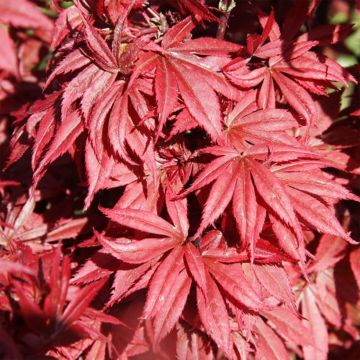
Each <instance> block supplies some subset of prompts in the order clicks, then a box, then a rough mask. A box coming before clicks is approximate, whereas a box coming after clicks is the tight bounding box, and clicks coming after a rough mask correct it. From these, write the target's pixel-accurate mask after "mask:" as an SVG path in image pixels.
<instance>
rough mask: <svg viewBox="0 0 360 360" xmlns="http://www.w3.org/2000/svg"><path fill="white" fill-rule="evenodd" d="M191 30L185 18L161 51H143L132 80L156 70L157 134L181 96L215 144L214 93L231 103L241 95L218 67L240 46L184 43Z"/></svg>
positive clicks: (218, 120) (218, 133) (218, 132)
mask: <svg viewBox="0 0 360 360" xmlns="http://www.w3.org/2000/svg"><path fill="white" fill-rule="evenodd" d="M194 27H195V24H194V23H193V21H192V20H191V18H186V19H185V20H183V21H182V22H180V23H178V24H176V25H175V26H173V27H172V28H170V29H169V30H168V31H167V32H166V33H165V35H164V37H163V38H162V42H161V45H162V46H161V47H160V46H158V45H156V44H154V43H150V44H149V45H148V46H147V48H145V49H147V50H149V52H147V53H145V54H144V55H143V56H140V58H139V65H138V66H137V71H136V72H135V73H134V74H133V78H136V77H137V76H139V74H140V73H143V72H147V71H149V70H150V69H153V68H154V67H156V72H155V79H154V85H155V96H156V101H157V104H158V113H159V129H158V131H161V129H162V127H163V125H164V123H165V121H166V120H167V118H168V116H169V115H170V114H171V113H172V112H173V111H174V109H175V105H176V103H177V97H178V95H180V96H181V98H182V100H183V102H184V104H185V106H186V108H187V109H188V110H189V112H190V114H191V115H192V116H193V118H194V119H195V120H196V121H197V123H198V124H199V126H201V127H203V128H204V129H205V130H206V132H207V133H208V134H209V135H210V136H211V138H212V139H213V140H214V141H217V140H218V139H221V138H222V113H221V109H220V101H219V97H218V95H217V93H220V94H222V95H224V96H225V97H227V98H230V99H233V100H236V99H238V98H239V95H240V93H239V92H238V91H237V90H236V89H235V88H234V87H233V86H232V85H231V84H229V83H228V81H227V80H226V79H225V77H224V75H223V74H222V73H221V66H223V65H224V64H225V62H228V54H229V53H233V52H237V51H239V49H240V48H241V46H239V45H237V44H234V43H229V42H226V41H222V40H218V39H213V38H199V39H192V40H187V41H186V38H187V37H189V36H190V34H191V31H192V30H193V29H194Z"/></svg>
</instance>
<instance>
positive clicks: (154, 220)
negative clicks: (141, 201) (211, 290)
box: [98, 197, 193, 343]
mask: <svg viewBox="0 0 360 360" xmlns="http://www.w3.org/2000/svg"><path fill="white" fill-rule="evenodd" d="M186 204H187V202H186V200H181V201H177V202H172V201H170V200H169V197H168V201H167V210H168V213H169V216H170V218H171V220H172V221H173V224H174V225H172V224H171V223H169V222H167V221H166V220H164V219H162V218H161V217H159V216H157V215H155V214H153V213H151V212H148V211H143V210H134V209H130V208H128V209H119V208H116V209H104V208H102V209H101V210H102V211H103V213H104V214H105V215H107V216H108V217H109V218H110V219H111V220H112V221H115V222H117V223H119V224H121V225H124V226H127V227H130V228H133V229H136V230H139V231H141V232H144V233H150V234H155V235H157V237H147V238H143V239H142V240H129V239H125V238H122V239H117V240H111V239H108V238H106V237H105V236H103V235H100V236H99V237H98V238H99V241H100V243H101V244H102V245H103V247H104V249H105V250H106V252H108V253H110V254H111V255H112V256H114V257H116V258H118V259H120V260H122V261H124V262H125V263H129V264H144V263H148V262H150V261H152V260H157V262H158V264H157V265H156V267H155V268H156V270H155V273H154V274H153V276H152V278H151V280H150V283H149V290H148V295H147V300H146V304H145V308H144V311H143V317H145V318H154V331H155V333H154V337H155V338H154V341H155V343H159V342H160V341H161V340H162V339H163V338H164V337H165V335H167V334H168V333H169V331H170V330H171V329H172V328H173V327H174V326H175V323H176V322H177V320H178V319H179V317H180V315H181V313H182V311H183V308H184V306H185V303H186V300H187V297H188V294H189V291H190V286H191V283H192V280H191V277H190V276H189V274H188V273H187V270H186V268H185V263H184V256H186V255H185V254H186V253H188V252H189V251H190V250H187V249H188V248H189V247H190V248H191V247H193V245H191V243H189V245H186V246H185V241H186V240H187V236H188V229H189V223H188V219H187V208H186V206H187V205H186ZM163 255H166V256H165V257H163Z"/></svg>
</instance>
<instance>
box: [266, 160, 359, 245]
mask: <svg viewBox="0 0 360 360" xmlns="http://www.w3.org/2000/svg"><path fill="white" fill-rule="evenodd" d="M275 169H276V170H275ZM273 170H274V171H273V173H274V174H275V175H276V177H277V178H278V179H279V180H281V182H282V183H283V184H284V185H285V188H286V192H287V194H288V196H289V197H290V199H291V202H292V204H293V207H294V209H295V211H296V213H297V214H298V216H299V217H300V218H301V219H302V220H303V222H305V223H306V224H307V225H309V226H310V227H312V228H313V229H315V230H316V231H319V232H321V233H325V234H330V235H334V236H339V237H341V238H343V239H345V240H347V241H348V242H350V243H354V240H352V239H351V237H350V236H349V235H348V234H347V233H346V232H345V231H344V229H343V227H342V225H341V224H340V222H339V221H338V220H337V218H336V216H335V213H334V210H333V209H332V206H333V204H334V203H335V202H337V201H339V200H342V199H352V200H355V201H359V198H358V197H357V196H356V195H354V194H351V192H350V191H348V190H347V189H346V188H344V187H343V186H341V185H340V184H337V183H336V182H335V181H333V180H332V179H331V178H329V176H326V175H325V173H324V172H322V171H321V170H319V169H318V167H315V166H314V164H312V163H311V162H309V163H306V162H303V163H301V162H299V164H288V165H283V166H279V167H278V168H276V167H275V168H273Z"/></svg>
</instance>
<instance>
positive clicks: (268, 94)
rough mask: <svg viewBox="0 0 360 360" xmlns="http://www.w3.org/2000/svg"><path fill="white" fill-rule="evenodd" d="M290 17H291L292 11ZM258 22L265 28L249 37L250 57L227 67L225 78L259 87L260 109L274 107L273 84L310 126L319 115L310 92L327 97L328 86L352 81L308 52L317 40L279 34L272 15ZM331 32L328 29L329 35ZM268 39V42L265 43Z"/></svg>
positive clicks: (331, 64)
mask: <svg viewBox="0 0 360 360" xmlns="http://www.w3.org/2000/svg"><path fill="white" fill-rule="evenodd" d="M289 16H292V13H291V12H289ZM260 22H261V24H262V25H263V28H264V30H263V33H262V35H261V36H260V37H258V36H253V37H252V36H249V38H248V44H247V51H248V54H249V55H248V56H246V55H245V56H244V57H241V58H238V59H235V60H233V61H232V62H231V63H229V64H228V65H226V66H225V68H224V72H225V74H226V76H227V77H228V78H229V79H230V80H231V81H232V82H233V83H234V84H236V85H238V86H240V87H242V88H252V87H255V86H257V85H259V84H261V86H260V89H259V94H258V104H259V106H260V107H261V108H275V104H276V96H275V95H276V91H275V89H276V88H275V84H276V86H277V88H278V89H279V91H280V92H281V94H282V95H283V97H284V98H285V100H286V101H287V102H288V104H289V105H290V106H291V107H292V108H294V109H295V110H296V111H297V112H298V113H299V114H300V115H301V116H302V117H303V118H304V119H305V121H306V124H313V123H314V122H315V121H316V120H317V117H318V114H317V109H316V106H315V103H314V100H313V99H312V97H311V95H310V93H314V94H317V95H319V94H320V95H327V93H326V91H325V87H331V86H332V82H335V81H336V82H340V83H342V84H345V85H346V84H347V81H348V80H351V81H355V79H354V78H353V77H352V76H351V75H349V74H347V73H346V72H344V69H342V68H341V66H340V65H338V64H337V63H335V62H334V61H332V60H330V59H329V58H326V57H324V56H321V55H318V54H316V53H314V52H310V51H309V50H310V49H311V48H313V47H314V46H316V45H318V44H319V42H318V41H316V40H314V41H310V40H307V37H306V35H305V36H304V35H303V36H300V37H299V38H297V39H295V40H292V38H291V36H293V35H294V34H293V33H291V34H292V35H289V34H290V32H289V31H287V32H286V35H285V32H284V33H283V34H281V32H280V29H279V26H278V25H277V23H276V22H275V19H274V13H271V14H270V16H268V17H266V16H263V17H261V18H260ZM287 22H288V20H285V23H287ZM286 30H289V29H286ZM333 30H334V29H333V28H331V29H329V32H331V31H333ZM323 35H324V34H323ZM268 37H269V38H270V41H269V42H268V43H266V44H264V43H265V41H266V39H267V38H268ZM255 59H259V60H258V61H256V60H255ZM254 60H255V61H254Z"/></svg>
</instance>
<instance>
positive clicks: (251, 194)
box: [181, 145, 316, 256]
mask: <svg viewBox="0 0 360 360" xmlns="http://www.w3.org/2000/svg"><path fill="white" fill-rule="evenodd" d="M202 151H203V152H205V153H210V154H213V155H216V156H217V158H216V159H215V160H213V161H212V162H210V163H209V164H208V165H207V166H205V168H204V169H203V170H202V171H201V172H200V173H199V174H198V176H197V177H196V179H195V181H194V182H193V183H192V185H191V186H190V188H189V189H187V190H186V191H185V192H183V193H182V195H181V196H185V195H187V194H188V193H190V192H192V191H195V190H198V189H201V188H203V187H204V186H206V185H208V184H210V183H212V182H214V184H213V185H212V188H211V191H210V193H209V196H208V199H207V201H206V203H205V206H204V208H203V213H202V220H201V223H200V225H199V228H198V230H197V232H196V234H195V235H194V237H195V238H196V237H197V236H199V235H200V234H201V233H202V231H203V230H204V229H205V228H206V227H207V226H208V225H209V224H212V223H213V222H214V221H215V220H216V219H217V218H218V217H219V216H220V215H221V214H222V213H223V212H224V210H225V209H226V207H227V206H228V204H229V203H230V202H231V201H232V210H233V214H234V217H235V220H236V224H237V228H238V231H239V234H240V237H241V240H242V241H243V243H244V246H245V247H247V248H249V250H250V252H251V254H253V253H254V247H255V242H256V240H257V238H258V236H259V234H260V232H261V230H262V226H263V224H264V221H265V214H266V211H265V210H267V211H269V212H270V213H272V214H274V215H276V216H277V217H278V218H279V219H280V220H281V221H282V222H284V223H285V224H287V225H288V226H289V227H290V228H291V229H292V231H293V232H294V234H295V235H296V237H297V238H298V240H299V241H301V239H302V230H301V227H300V223H299V221H298V219H297V217H296V215H295V212H294V209H293V206H292V203H291V200H290V198H289V196H288V195H287V194H286V191H285V188H284V186H283V185H282V184H281V182H280V181H279V180H278V179H277V178H276V177H275V176H274V175H273V174H272V173H271V171H270V170H269V169H268V168H267V167H266V166H265V165H264V164H262V163H261V162H260V161H258V160H260V159H262V160H265V159H266V157H267V155H268V154H271V155H270V158H271V160H272V161H275V162H276V161H291V160H295V159H297V158H301V157H304V158H307V157H310V158H313V157H314V156H315V157H316V155H314V153H311V152H310V151H308V150H306V149H304V148H301V147H292V146H288V145H274V146H273V147H271V146H270V145H269V146H266V145H258V146H253V147H250V148H243V149H242V151H239V149H238V150H236V149H234V148H232V147H212V148H208V149H204V150H202ZM275 199H276V200H275ZM252 256H253V255H252Z"/></svg>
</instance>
